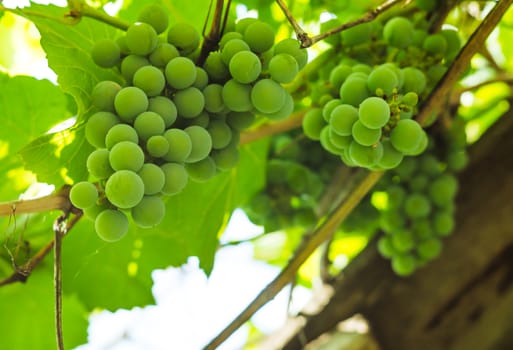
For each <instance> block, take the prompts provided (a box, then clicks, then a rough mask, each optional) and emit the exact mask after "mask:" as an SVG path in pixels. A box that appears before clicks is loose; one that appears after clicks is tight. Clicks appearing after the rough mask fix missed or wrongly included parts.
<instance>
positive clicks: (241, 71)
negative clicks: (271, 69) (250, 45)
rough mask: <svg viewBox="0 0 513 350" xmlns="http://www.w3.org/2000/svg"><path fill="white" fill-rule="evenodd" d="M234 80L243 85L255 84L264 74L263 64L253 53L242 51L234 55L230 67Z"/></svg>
mask: <svg viewBox="0 0 513 350" xmlns="http://www.w3.org/2000/svg"><path fill="white" fill-rule="evenodd" d="M228 69H229V71H230V74H231V75H232V77H233V79H235V80H236V81H238V82H239V83H241V84H249V83H252V82H254V81H255V80H256V79H257V78H258V76H259V75H260V73H261V72H262V63H261V62H260V59H259V58H258V56H257V55H255V54H254V53H253V52H251V51H240V52H237V53H236V54H235V55H233V57H232V59H231V60H230V64H229V65H228Z"/></svg>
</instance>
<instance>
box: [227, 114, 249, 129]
mask: <svg viewBox="0 0 513 350" xmlns="http://www.w3.org/2000/svg"><path fill="white" fill-rule="evenodd" d="M254 121H255V115H254V114H253V113H251V112H230V113H228V114H227V115H226V123H227V124H228V125H229V126H230V128H232V129H234V130H237V131H242V130H244V129H246V128H248V127H250V126H251V125H252V124H253V122H254Z"/></svg>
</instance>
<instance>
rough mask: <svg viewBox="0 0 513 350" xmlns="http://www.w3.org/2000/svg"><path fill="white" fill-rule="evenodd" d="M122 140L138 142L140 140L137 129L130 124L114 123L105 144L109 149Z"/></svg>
mask: <svg viewBox="0 0 513 350" xmlns="http://www.w3.org/2000/svg"><path fill="white" fill-rule="evenodd" d="M121 141H130V142H133V143H135V144H137V143H138V142H139V136H138V135H137V131H135V129H134V128H132V127H131V126H130V125H128V124H116V125H114V126H113V127H112V128H111V129H110V130H109V131H108V132H107V135H106V136H105V146H106V147H107V149H111V148H112V147H113V146H114V145H115V144H117V143H119V142H121Z"/></svg>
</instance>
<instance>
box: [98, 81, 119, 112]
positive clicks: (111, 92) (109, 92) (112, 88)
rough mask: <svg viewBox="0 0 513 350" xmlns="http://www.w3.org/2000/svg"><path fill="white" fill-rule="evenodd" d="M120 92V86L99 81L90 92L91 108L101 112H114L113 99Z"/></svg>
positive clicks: (110, 82) (112, 82)
mask: <svg viewBox="0 0 513 350" xmlns="http://www.w3.org/2000/svg"><path fill="white" fill-rule="evenodd" d="M119 90H121V86H120V85H119V84H118V83H116V82H114V81H110V80H104V81H100V82H99V83H98V84H96V85H95V86H94V88H93V91H91V102H92V104H93V106H95V107H96V108H98V109H99V110H101V111H105V112H115V109H114V98H115V97H116V95H117V93H118V92H119Z"/></svg>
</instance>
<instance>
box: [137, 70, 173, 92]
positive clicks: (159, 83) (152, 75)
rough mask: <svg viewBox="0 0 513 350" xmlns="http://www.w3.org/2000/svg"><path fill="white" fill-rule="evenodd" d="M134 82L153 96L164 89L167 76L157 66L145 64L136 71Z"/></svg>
mask: <svg viewBox="0 0 513 350" xmlns="http://www.w3.org/2000/svg"><path fill="white" fill-rule="evenodd" d="M133 84H134V86H136V87H138V88H139V89H141V90H142V91H144V92H145V93H146V95H148V97H152V96H157V95H159V94H160V93H161V92H162V90H164V87H165V85H166V78H164V73H162V71H161V70H160V69H158V68H157V67H154V66H144V67H141V68H139V69H138V70H137V72H135V74H134V77H133Z"/></svg>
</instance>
